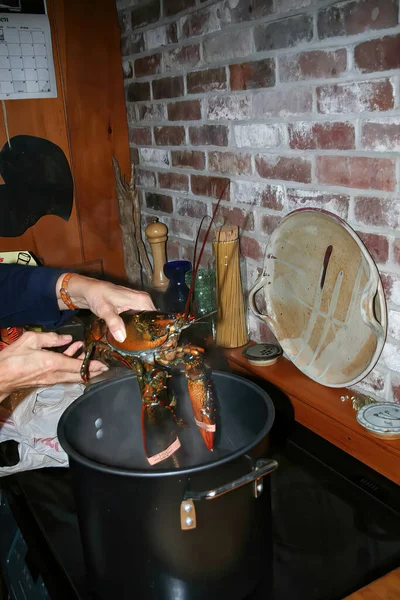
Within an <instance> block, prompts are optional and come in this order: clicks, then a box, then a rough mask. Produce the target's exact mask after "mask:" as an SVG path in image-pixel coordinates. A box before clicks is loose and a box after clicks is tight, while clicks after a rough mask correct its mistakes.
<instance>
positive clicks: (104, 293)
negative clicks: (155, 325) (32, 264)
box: [56, 274, 156, 342]
mask: <svg viewBox="0 0 400 600" xmlns="http://www.w3.org/2000/svg"><path fill="white" fill-rule="evenodd" d="M64 276H65V274H63V275H61V276H60V277H59V279H58V281H57V284H56V285H57V298H58V305H59V307H60V309H61V310H65V309H66V308H67V306H66V305H65V304H64V302H63V301H62V300H61V298H60V291H59V290H60V287H61V285H62V281H63V279H64ZM68 293H69V295H70V298H71V301H72V302H73V304H75V306H78V307H79V308H88V309H90V310H91V311H92V312H93V313H94V314H95V315H97V316H98V317H100V318H101V319H104V321H105V322H106V323H107V326H108V328H109V329H110V331H111V333H112V335H113V337H114V338H115V339H116V340H117V341H118V342H123V341H124V339H125V338H126V330H125V325H124V322H123V320H122V319H121V317H120V316H119V314H120V313H122V312H124V311H126V310H136V311H142V310H156V309H155V306H154V304H153V302H152V299H151V297H150V295H149V294H148V293H147V292H140V291H137V290H131V289H129V288H126V287H123V286H120V285H114V284H113V283H109V282H108V281H99V280H98V279H92V278H91V277H85V276H83V275H77V274H76V275H74V276H73V277H71V279H70V280H69V283H68Z"/></svg>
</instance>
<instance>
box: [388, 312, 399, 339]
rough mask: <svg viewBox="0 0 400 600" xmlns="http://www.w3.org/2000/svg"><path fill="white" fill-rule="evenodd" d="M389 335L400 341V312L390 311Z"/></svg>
mask: <svg viewBox="0 0 400 600" xmlns="http://www.w3.org/2000/svg"><path fill="white" fill-rule="evenodd" d="M388 333H389V335H390V336H391V337H392V338H394V339H395V340H400V312H397V311H396V310H389V314H388Z"/></svg>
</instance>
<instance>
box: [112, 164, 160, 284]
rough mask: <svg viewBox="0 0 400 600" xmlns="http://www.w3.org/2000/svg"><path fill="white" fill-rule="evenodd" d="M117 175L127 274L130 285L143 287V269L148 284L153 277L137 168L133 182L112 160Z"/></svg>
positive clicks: (132, 177) (132, 173) (132, 169)
mask: <svg viewBox="0 0 400 600" xmlns="http://www.w3.org/2000/svg"><path fill="white" fill-rule="evenodd" d="M112 161H113V167H114V174H115V192H116V195H117V200H118V212H119V221H120V226H121V230H122V246H123V250H124V265H125V272H126V276H127V278H128V281H129V283H131V284H132V285H134V286H135V287H139V288H140V287H141V286H142V269H143V270H144V271H145V273H146V277H147V279H148V282H151V278H152V275H153V272H152V268H151V264H150V261H149V258H148V256H147V252H146V248H145V245H144V243H143V240H142V232H141V227H140V225H141V223H140V221H141V219H140V203H139V195H138V191H137V189H136V186H135V166H134V165H132V167H131V180H130V183H129V185H128V183H127V182H126V180H125V177H122V175H121V170H120V167H119V164H118V161H117V159H116V158H115V157H113V159H112Z"/></svg>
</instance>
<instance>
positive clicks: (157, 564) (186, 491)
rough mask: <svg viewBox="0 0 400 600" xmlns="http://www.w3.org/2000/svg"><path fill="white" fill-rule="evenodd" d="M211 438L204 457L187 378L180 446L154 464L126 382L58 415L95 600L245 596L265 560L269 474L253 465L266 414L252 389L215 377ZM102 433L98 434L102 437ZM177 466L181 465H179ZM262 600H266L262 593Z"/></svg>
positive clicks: (262, 397) (270, 413) (260, 462)
mask: <svg viewBox="0 0 400 600" xmlns="http://www.w3.org/2000/svg"><path fill="white" fill-rule="evenodd" d="M211 379H212V382H213V386H214V389H215V395H216V401H217V407H218V425H217V431H218V435H217V437H216V444H215V449H214V451H213V452H209V451H208V450H207V449H206V447H205V446H204V443H203V441H202V439H201V437H200V434H199V433H198V430H197V427H196V426H195V424H194V423H193V413H192V411H191V406H190V401H189V399H188V394H187V387H186V382H185V379H184V378H183V377H182V375H180V374H178V375H177V376H176V377H175V379H174V384H175V386H176V389H177V395H178V399H179V407H180V411H181V415H182V417H183V419H184V421H186V422H187V423H192V425H191V426H190V427H189V428H188V429H181V430H179V439H180V441H181V444H182V445H181V448H180V449H179V450H178V451H177V452H176V454H175V455H174V458H169V459H167V460H166V461H164V462H161V463H159V464H158V465H156V466H153V467H151V466H150V465H149V463H148V461H147V459H146V456H145V454H144V451H143V445H142V431H141V420H140V412H141V399H140V393H139V386H138V384H137V381H136V377H135V376H133V375H132V376H128V377H124V378H122V379H121V378H119V379H114V380H111V381H108V382H106V383H100V384H98V385H95V386H93V387H92V388H91V389H89V391H87V392H86V393H85V394H84V395H83V396H82V397H81V398H78V400H76V401H75V402H74V403H73V404H72V405H71V406H70V407H69V408H68V409H67V410H66V411H65V413H64V415H63V416H62V418H61V420H60V423H59V427H58V436H59V440H60V442H61V445H62V447H63V448H64V449H65V451H66V452H67V453H68V455H69V459H70V467H71V468H72V471H73V475H74V482H75V493H76V498H77V507H78V516H79V522H80V528H81V536H82V542H83V546H84V552H85V558H86V562H87V568H88V572H89V577H90V580H91V583H92V586H93V589H94V591H95V593H96V596H97V597H99V598H102V599H104V600H109V599H111V598H119V599H125V598H129V599H132V598H137V599H138V600H153V599H155V600H178V599H179V600H200V599H202V600H203V599H205V598H207V599H210V600H211V599H215V600H216V599H217V598H218V599H221V598H229V599H230V600H242V599H243V598H245V597H246V595H247V594H249V593H250V592H252V590H253V589H254V588H255V587H256V585H257V584H258V582H259V581H260V579H261V577H262V575H263V574H266V573H269V569H270V567H271V564H272V556H271V534H270V524H271V523H270V520H271V515H270V485H269V477H266V478H265V479H263V476H264V475H267V474H269V473H270V472H272V471H273V470H274V469H275V468H276V466H277V463H276V462H275V461H272V460H268V459H265V458H264V457H262V458H261V456H262V454H263V452H264V453H265V441H266V440H267V434H268V432H269V430H270V429H271V426H272V423H273V420H274V407H273V404H272V402H271V400H270V398H269V396H268V394H266V393H265V392H264V391H263V390H262V389H261V388H259V387H258V386H256V385H254V384H253V383H251V382H249V381H247V380H245V379H243V378H241V377H237V376H235V375H230V374H226V373H220V372H213V374H212V376H211ZM99 431H100V433H99ZM177 465H178V467H177ZM265 600H267V597H265Z"/></svg>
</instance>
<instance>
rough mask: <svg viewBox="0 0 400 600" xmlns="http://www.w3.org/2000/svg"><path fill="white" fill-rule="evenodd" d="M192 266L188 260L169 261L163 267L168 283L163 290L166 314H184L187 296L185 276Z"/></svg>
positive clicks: (187, 289)
mask: <svg viewBox="0 0 400 600" xmlns="http://www.w3.org/2000/svg"><path fill="white" fill-rule="evenodd" d="M191 268H192V264H191V263H190V262H189V261H188V260H170V261H168V262H167V263H165V265H164V275H165V276H166V277H168V279H169V283H168V287H167V289H166V290H165V310H166V311H168V312H184V310H185V306H186V301H187V298H188V295H189V288H188V286H187V285H186V283H185V274H186V273H187V271H190V270H191Z"/></svg>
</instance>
